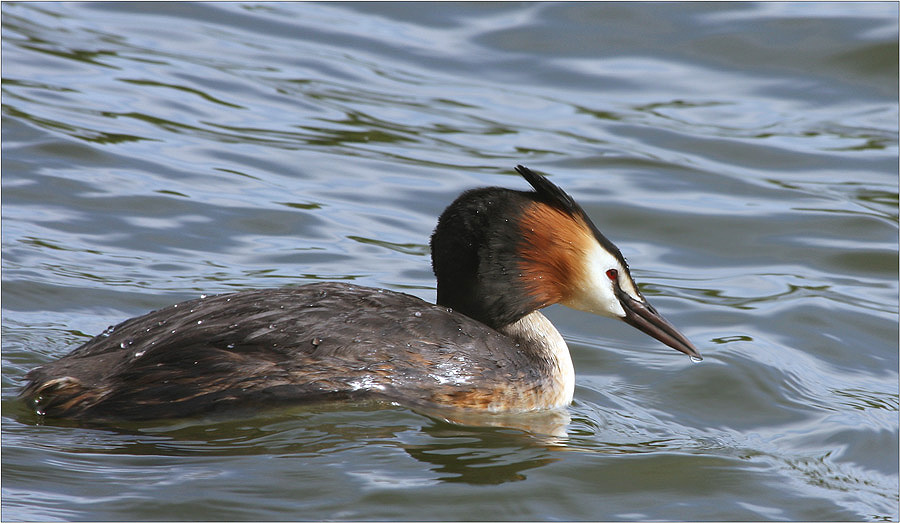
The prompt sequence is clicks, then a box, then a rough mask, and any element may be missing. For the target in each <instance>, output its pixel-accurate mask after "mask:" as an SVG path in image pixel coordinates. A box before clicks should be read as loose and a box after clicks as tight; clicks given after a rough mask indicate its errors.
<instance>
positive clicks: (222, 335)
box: [23, 283, 549, 419]
mask: <svg viewBox="0 0 900 523" xmlns="http://www.w3.org/2000/svg"><path fill="white" fill-rule="evenodd" d="M386 311H390V312H389V313H386ZM547 365H549V363H548V362H546V361H542V360H541V359H540V358H535V357H534V355H533V354H529V353H528V352H526V351H522V350H519V348H518V347H516V345H515V343H514V342H513V341H512V340H510V339H509V338H508V337H506V336H504V335H502V334H500V333H499V332H497V331H495V330H493V329H490V328H488V327H486V326H485V325H483V324H481V323H479V322H477V321H475V320H473V319H471V318H469V317H467V316H464V315H463V314H460V313H456V312H448V310H447V308H446V307H442V306H439V305H434V304H430V303H427V302H425V301H423V300H420V299H419V298H416V297H414V296H410V295H408V294H403V293H398V292H392V291H388V290H383V289H373V288H370V287H361V286H357V285H349V284H344V283H315V284H312V285H305V286H302V287H295V288H283V289H267V290H258V291H245V292H238V293H234V294H221V295H217V296H211V297H206V298H201V299H197V300H192V301H187V302H183V303H179V304H177V305H173V306H169V307H166V308H164V309H160V310H158V311H154V312H151V313H149V314H146V315H144V316H140V317H138V318H132V319H130V320H127V321H125V322H122V323H120V324H119V325H116V326H115V327H114V328H112V329H111V330H109V331H108V332H107V333H105V334H102V335H100V336H97V337H96V338H94V339H92V340H90V341H89V342H87V343H85V344H84V345H82V346H81V347H79V348H77V349H75V350H74V351H72V352H71V353H70V354H68V355H67V356H65V357H64V358H62V359H60V360H58V361H55V362H53V363H50V364H47V365H45V366H43V367H39V368H37V369H34V370H33V371H31V372H29V373H28V376H27V377H28V379H29V380H31V382H30V383H29V384H28V386H27V387H26V388H25V389H24V390H23V394H24V395H25V396H27V397H31V398H34V406H35V408H36V409H37V410H38V411H39V412H41V413H44V414H46V415H48V416H67V417H77V418H91V419H105V418H119V419H149V418H160V417H171V416H188V415H193V414H198V413H207V412H211V411H214V410H217V409H223V408H228V407H233V406H237V405H247V404H252V403H259V404H265V405H271V404H273V403H277V402H280V401H292V402H296V401H315V400H321V399H341V398H347V397H363V396H367V395H368V396H375V397H381V398H385V399H396V400H399V401H402V402H403V403H410V402H413V403H418V404H421V405H422V406H438V405H442V404H444V405H445V404H447V403H448V402H452V403H453V404H455V405H457V406H460V407H467V406H468V407H474V408H485V407H486V406H487V405H488V404H489V403H491V402H492V401H497V402H500V401H504V400H506V401H509V398H508V395H509V393H510V392H509V391H510V387H511V386H514V387H518V386H522V385H523V384H525V383H531V384H532V385H530V386H528V387H531V388H536V387H539V386H540V384H541V378H540V377H541V375H542V374H546V373H547V372H548V371H549V369H547V368H546V366H547ZM467 382H469V383H470V384H471V386H466V384H467ZM526 388H527V387H526ZM535 392H536V391H535Z"/></svg>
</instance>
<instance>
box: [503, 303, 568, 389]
mask: <svg viewBox="0 0 900 523" xmlns="http://www.w3.org/2000/svg"><path fill="white" fill-rule="evenodd" d="M498 330H499V331H500V332H501V333H503V334H505V335H506V336H509V337H510V338H512V339H513V340H514V341H515V342H516V343H518V344H519V345H520V346H521V347H522V348H523V349H524V350H527V351H530V352H532V353H533V354H534V355H535V356H537V357H539V358H542V359H544V360H545V361H546V362H547V363H548V364H549V365H548V368H549V369H550V373H551V374H550V376H547V378H548V383H547V385H546V386H547V391H546V392H547V394H549V395H551V396H552V397H553V399H552V400H551V401H550V402H549V404H548V405H547V406H548V407H561V406H565V405H568V404H569V403H571V402H572V397H573V395H574V393H575V369H574V367H573V366H572V357H571V356H570V355H569V346H568V345H566V341H565V340H564V339H563V337H562V335H561V334H560V333H559V331H558V330H556V327H554V326H553V323H551V322H550V320H548V319H547V318H546V316H544V315H543V314H541V313H540V312H538V311H534V312H531V313H530V314H527V315H525V316H523V317H522V318H521V319H519V320H518V321H515V322H513V323H510V324H509V325H506V326H503V327H500V328H499V329H498Z"/></svg>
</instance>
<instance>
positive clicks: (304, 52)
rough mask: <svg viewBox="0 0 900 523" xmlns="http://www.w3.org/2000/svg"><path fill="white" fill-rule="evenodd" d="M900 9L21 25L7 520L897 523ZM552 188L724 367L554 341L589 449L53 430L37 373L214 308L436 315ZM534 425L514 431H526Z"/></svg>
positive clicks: (493, 11)
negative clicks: (35, 393) (377, 304)
mask: <svg viewBox="0 0 900 523" xmlns="http://www.w3.org/2000/svg"><path fill="white" fill-rule="evenodd" d="M897 17H898V8H897V4H896V3H880V4H873V3H869V4H861V3H853V4H842V3H824V4H810V3H805V4H786V3H763V4H743V3H740V4H709V3H691V4H669V3H666V4H625V3H616V4H594V3H577V4H530V3H524V4H523V3H504V4H481V3H466V4H443V3H442V4H434V3H429V4H340V3H328V4H267V3H227V4H210V3H205V4H182V3H158V4H156V3H153V4H134V3H128V4H110V3H95V4H56V3H22V4H16V3H4V4H3V5H2V22H3V32H2V80H3V98H2V104H3V120H2V124H3V125H2V131H3V134H2V138H3V141H2V148H3V149H2V152H3V158H2V159H3V165H2V167H3V172H2V246H3V249H2V256H3V262H2V268H3V272H2V280H3V281H2V313H3V314H2V335H3V337H2V347H3V376H2V377H3V389H2V398H3V403H2V405H3V408H2V436H3V437H2V447H3V449H2V450H3V452H2V508H3V519H4V520H10V521H12V520H23V519H42V520H48V519H49V520H52V519H66V520H166V519H199V520H223V519H225V520H248V519H250V520H279V519H290V520H308V519H367V520H373V519H374V520H384V519H390V520H396V519H419V520H430V519H457V520H472V519H477V520H485V519H487V520H509V519H515V520H544V519H595V520H638V519H666V520H710V519H714V520H748V519H749V520H782V519H785V520H881V519H887V520H893V521H896V520H897V519H898V321H897V314H898V284H897V283H898V282H897V280H898V245H897V239H898V207H897V205H898V204H897V202H898V187H897V185H898V178H897V169H898V152H897V150H898V148H897V143H898V129H897V121H898V107H897V105H898V104H897V100H898V87H897V78H898V67H897V64H898V43H897V42H898V25H897ZM517 163H523V164H525V165H528V166H530V167H532V168H534V169H537V170H541V171H544V172H547V173H550V174H551V175H552V179H553V180H554V181H556V182H557V183H559V184H560V185H562V186H563V187H564V188H566V189H567V190H568V191H569V192H570V193H571V194H572V195H573V196H575V197H576V198H577V199H578V200H579V201H580V202H581V203H582V205H583V206H584V207H585V208H586V209H587V211H588V212H589V213H590V214H591V215H592V216H593V217H594V220H595V221H596V223H597V224H598V226H599V227H600V228H601V230H603V231H604V232H605V233H606V234H607V236H609V237H610V238H611V239H612V240H613V241H615V242H616V243H617V244H618V245H619V247H620V248H621V249H622V250H623V252H624V254H625V255H626V256H627V257H628V259H629V261H630V263H631V265H632V267H633V272H634V275H635V277H636V279H637V280H638V281H639V282H642V283H643V284H644V292H645V294H646V295H648V297H649V298H650V299H651V300H652V301H653V303H654V304H655V305H656V307H657V308H658V309H660V311H661V312H663V314H665V315H666V316H667V317H668V318H669V319H670V320H671V321H672V322H673V323H674V324H675V325H677V326H679V327H680V328H681V330H683V331H684V332H685V333H686V334H687V335H688V336H689V337H690V338H691V339H692V340H693V341H694V342H695V343H696V344H697V346H698V347H699V349H700V350H701V352H702V353H703V355H704V356H705V360H704V361H703V362H702V363H699V364H692V363H691V362H690V361H689V360H688V358H687V357H684V356H682V355H680V354H679V353H676V352H675V351H673V350H671V349H669V348H667V347H664V346H663V345H661V344H660V343H658V342H656V341H654V340H652V339H650V338H649V337H647V336H644V335H642V334H640V333H639V332H637V331H636V330H634V329H631V328H630V327H628V326H626V325H624V324H619V323H617V322H614V321H612V320H606V319H601V318H596V317H593V316H590V315H587V314H584V313H579V312H575V311H571V310H568V309H564V308H561V307H551V308H550V309H548V311H547V313H548V316H549V317H550V318H551V319H552V320H553V321H554V322H555V323H556V325H557V326H558V328H559V329H560V331H561V332H562V333H563V334H564V335H565V337H566V339H567V340H568V342H569V344H570V347H571V350H572V354H573V359H574V361H575V366H576V371H577V374H578V386H577V389H576V392H575V402H574V404H573V405H572V406H571V408H570V409H568V415H569V416H570V417H571V420H570V422H569V423H568V425H567V426H566V427H565V428H564V431H565V433H566V436H565V437H561V438H556V439H548V438H547V437H544V436H541V435H539V434H537V433H536V432H538V431H536V430H535V431H529V430H523V429H520V428H490V427H468V426H456V425H450V424H447V423H444V422H441V421H437V420H434V419H431V418H429V417H427V416H425V415H422V414H420V413H416V412H412V411H410V410H407V409H403V408H399V407H389V408H377V407H374V406H371V405H357V406H347V407H343V408H341V407H334V408H317V409H283V410H275V411H272V412H262V413H259V414H258V415H256V416H253V417H244V418H239V419H232V420H227V419H226V420H186V421H184V422H178V423H175V424H172V423H168V424H165V423H144V424H131V425H127V426H121V427H103V426H79V425H77V424H72V423H64V422H58V421H50V420H46V421H43V422H42V421H41V420H39V419H37V418H36V417H35V416H34V415H32V414H31V413H29V412H28V410H27V409H26V408H25V407H24V406H23V405H22V404H20V403H19V402H18V401H17V400H16V398H15V395H16V391H17V388H18V387H19V386H20V385H21V383H22V378H23V376H24V374H25V372H27V370H29V369H31V368H32V367H35V366H37V365H39V364H41V363H44V362H47V361H50V360H52V359H54V358H57V357H59V356H61V355H63V354H65V353H66V352H68V351H69V350H71V349H72V348H73V347H75V346H77V345H78V344H80V343H82V342H84V341H86V340H87V339H89V338H90V337H91V336H92V335H95V334H97V333H99V332H101V331H102V330H103V329H104V328H105V327H106V326H108V325H110V324H113V323H118V322H119V321H121V320H123V319H125V318H128V317H131V316H135V315H138V314H141V313H143V312H146V311H148V310H151V309H154V308H158V307H161V306H163V305H167V304H170V303H173V302H176V301H179V300H182V299H188V298H193V297H196V296H198V295H199V294H201V293H217V292H224V291H232V290H237V289H244V288H254V287H274V286H281V285H288V284H300V283H304V282H309V281H312V280H317V279H344V280H353V281H355V282H357V283H361V284H365V285H373V286H382V287H387V288H392V289H401V290H406V291H407V292H412V293H414V294H416V295H418V296H420V297H422V298H425V299H428V300H433V299H434V283H433V280H432V276H431V272H430V266H429V260H428V249H427V238H428V235H429V234H430V232H431V229H432V227H433V225H434V221H435V218H436V216H437V215H438V214H439V213H440V211H441V210H442V209H443V207H444V206H445V205H446V204H447V203H449V202H450V201H451V200H452V199H453V198H454V197H455V196H456V195H457V194H458V193H459V192H461V191H463V190H464V189H467V188H471V187H475V186H481V185H503V186H507V187H514V188H524V187H525V184H524V181H523V180H521V179H520V178H518V177H517V176H515V175H513V173H512V167H513V166H514V165H515V164H517ZM529 423H530V421H528V420H525V422H523V424H524V425H526V426H528V424H529Z"/></svg>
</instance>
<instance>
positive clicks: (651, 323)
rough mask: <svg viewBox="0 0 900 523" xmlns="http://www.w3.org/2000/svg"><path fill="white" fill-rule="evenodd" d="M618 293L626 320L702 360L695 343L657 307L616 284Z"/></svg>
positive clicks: (667, 343)
mask: <svg viewBox="0 0 900 523" xmlns="http://www.w3.org/2000/svg"><path fill="white" fill-rule="evenodd" d="M616 294H617V295H618V297H619V301H620V302H621V303H622V308H624V309H625V318H624V319H625V322H626V323H628V324H629V325H631V326H632V327H635V328H637V329H638V330H639V331H641V332H644V333H646V334H649V335H650V336H653V337H654V338H656V339H658V340H659V341H661V342H663V343H665V344H666V345H668V346H669V347H672V348H673V349H675V350H678V351H681V352H683V353H685V354H687V355H688V356H690V357H691V358H694V359H697V360H702V359H703V356H700V353H699V352H697V349H696V348H694V345H693V344H692V343H691V342H690V341H688V339H687V338H686V337H685V336H684V334H682V333H680V332H678V329H676V328H675V326H674V325H672V324H671V323H669V322H668V321H666V319H665V318H663V317H662V316H661V315H660V314H659V313H658V312H656V309H654V308H653V306H652V305H650V304H649V303H647V302H641V301H638V300H635V299H634V298H632V297H631V296H629V295H628V293H626V292H624V291H622V290H621V289H619V288H618V285H617V286H616Z"/></svg>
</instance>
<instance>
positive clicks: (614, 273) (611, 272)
mask: <svg viewBox="0 0 900 523" xmlns="http://www.w3.org/2000/svg"><path fill="white" fill-rule="evenodd" d="M606 277H607V278H609V279H610V280H611V281H616V280H617V279H619V271H617V270H615V269H610V270H608V271H606Z"/></svg>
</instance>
